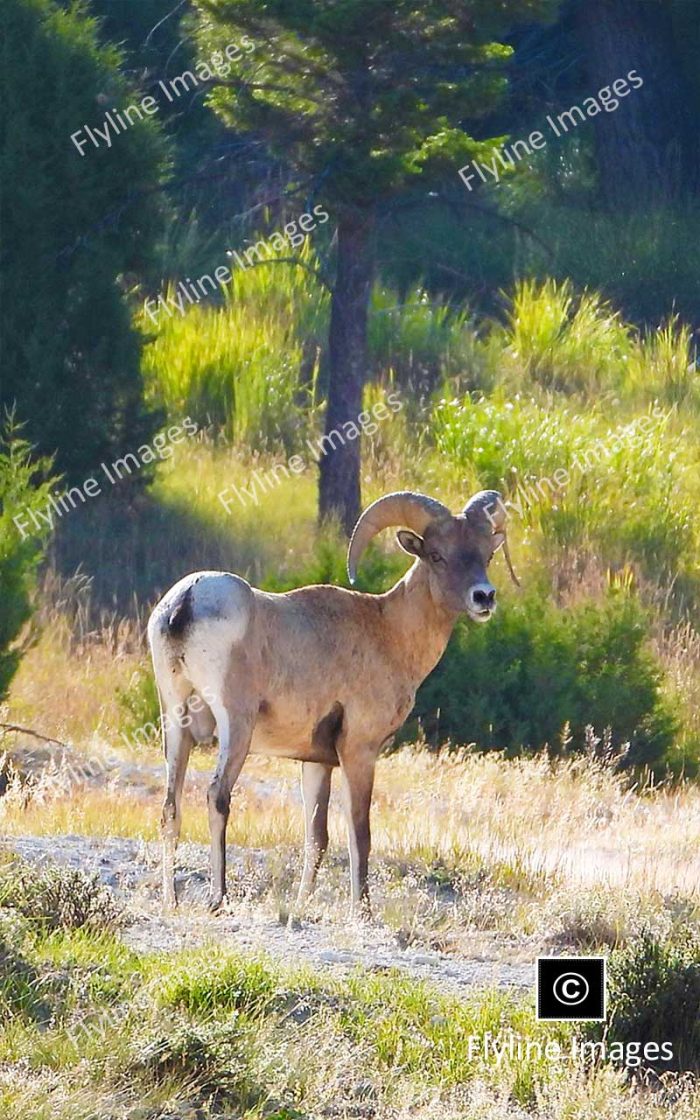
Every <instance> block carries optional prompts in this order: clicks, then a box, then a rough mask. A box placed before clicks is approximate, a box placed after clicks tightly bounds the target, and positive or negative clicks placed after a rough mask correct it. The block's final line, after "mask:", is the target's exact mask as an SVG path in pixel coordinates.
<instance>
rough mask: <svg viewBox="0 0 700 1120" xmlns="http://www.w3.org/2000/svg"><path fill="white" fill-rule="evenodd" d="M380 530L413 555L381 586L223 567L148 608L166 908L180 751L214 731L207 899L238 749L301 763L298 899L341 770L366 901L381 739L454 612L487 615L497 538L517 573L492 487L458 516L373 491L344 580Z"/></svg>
mask: <svg viewBox="0 0 700 1120" xmlns="http://www.w3.org/2000/svg"><path fill="white" fill-rule="evenodd" d="M389 526H405V527H406V528H402V529H401V530H400V531H399V533H398V542H399V544H400V545H401V547H402V548H403V549H404V551H405V552H408V553H409V554H410V555H411V556H413V557H415V562H414V564H413V565H412V567H411V568H410V569H409V571H408V572H407V573H406V575H405V576H403V578H402V579H400V580H399V581H398V582H397V583H396V584H395V585H394V586H393V587H392V588H391V589H390V590H389V591H387V592H385V593H384V594H380V595H371V594H364V593H361V592H357V591H350V590H346V589H345V588H342V587H333V586H329V585H317V586H311V587H301V588H298V589H297V590H295V591H288V592H286V593H284V594H270V593H268V592H265V591H259V590H258V589H256V588H253V587H251V586H250V584H248V583H247V582H246V581H245V580H244V579H242V578H241V577H240V576H236V575H232V574H231V573H229V572H195V573H193V574H192V575H189V576H185V578H184V579H182V580H180V581H179V583H176V584H175V586H174V587H172V588H171V590H170V591H168V592H167V594H166V595H165V596H164V597H163V598H162V599H161V600H160V602H159V603H158V604H157V606H156V607H155V609H154V610H153V613H152V615H151V617H150V620H149V624H148V638H149V643H150V646H151V653H152V657H153V665H154V670H155V677H156V683H157V686H158V694H159V697H160V704H161V715H162V723H163V728H164V735H163V738H164V749H165V761H166V771H167V789H166V796H165V803H164V806H163V816H162V837H163V889H164V897H165V902H166V904H170V905H174V904H175V901H176V899H175V885H174V852H175V847H176V845H177V839H178V835H179V831H180V815H181V799H182V787H183V782H184V778H185V770H186V768H187V761H188V757H189V753H190V748H191V747H192V744H193V743H194V742H198V741H201V740H203V739H208V738H211V736H212V734H213V733H214V732H215V733H216V736H217V738H218V743H219V753H218V760H217V764H216V770H215V772H214V776H213V779H212V781H211V784H210V786H209V790H208V796H207V800H208V807H209V824H210V829H211V883H210V893H209V904H210V908H211V909H212V910H216V909H217V908H218V907H219V906H220V905H221V903H222V901H223V900H224V898H225V894H226V865H225V860H226V848H225V837H226V825H227V821H228V815H229V804H230V799H231V791H232V788H233V786H234V784H235V782H236V779H237V778H238V775H239V773H240V770H241V767H242V766H243V763H244V761H245V758H246V756H247V754H248V752H249V751H252V752H254V753H261V754H269V755H277V756H280V757H284V758H294V759H298V760H299V761H301V762H302V764H303V765H302V779H301V780H302V793H303V800H304V814H305V849H304V869H303V873H302V879H301V886H300V888H299V895H298V900H297V905H298V906H301V904H302V903H303V901H304V900H305V899H306V897H307V896H308V895H309V894H310V892H311V891H312V889H313V886H314V882H315V879H316V874H317V871H318V868H319V865H320V863H321V860H322V858H323V855H324V852H325V850H326V847H327V845H328V828H327V815H328V799H329V795H330V788H331V774H332V771H333V767H336V766H339V767H340V769H341V771H342V773H343V777H344V786H345V802H346V815H347V827H348V847H349V852H350V870H351V884H352V902H353V907H355V908H356V907H358V906H359V907H360V908H367V909H368V893H367V862H368V856H369V850H370V824H369V815H370V801H371V798H372V785H373V781H374V766H375V762H376V760H377V755H378V754H379V750H380V748H381V746H382V744H383V743H385V742H386V741H387V740H388V739H389V738H390V737H391V735H392V734H393V733H394V732H395V731H396V730H397V729H398V728H399V727H400V726H401V724H402V723H403V721H404V720H405V719H406V716H407V715H408V713H409V712H410V710H411V708H412V707H413V702H414V697H415V694H416V689H417V688H418V686H419V685H420V684H421V682H422V681H423V680H424V678H425V677H426V676H427V675H428V673H429V672H430V671H431V669H432V668H433V667H434V666H435V665H436V664H437V662H438V661H439V659H440V657H441V656H442V653H443V651H444V649H445V646H446V645H447V641H448V639H449V637H450V634H451V633H452V629H453V627H454V625H455V622H456V620H457V618H458V616H459V615H460V614H463V613H466V614H467V615H468V616H469V617H470V618H472V619H474V620H475V621H477V622H485V621H486V620H487V619H489V618H490V617H491V615H492V614H493V611H494V610H495V598H496V591H495V588H494V587H493V586H492V585H491V583H490V582H489V581H488V579H487V576H486V569H487V566H488V564H489V561H490V560H491V557H492V556H493V554H494V553H495V552H496V550H497V549H498V548H500V547H501V546H503V549H504V555H505V557H506V560H507V563H508V567H509V570H510V573H511V576H512V578H513V580H515V582H516V583H517V579H516V576H515V573H514V572H513V568H512V565H511V562H510V556H509V554H508V546H507V542H506V535H505V506H504V505H503V503H502V501H501V499H500V496H499V494H498V493H497V492H496V491H494V490H485V491H481V492H480V493H478V494H476V495H475V496H474V497H473V498H472V499H471V500H470V501H469V502H468V503H467V505H466V506H465V508H464V511H463V513H461V514H459V515H457V516H455V515H453V514H452V513H451V512H450V510H449V509H447V507H446V506H444V505H443V504H442V503H441V502H439V501H436V500H435V499H433V498H428V497H426V496H425V495H423V494H415V493H412V492H410V491H402V492H399V493H395V494H389V495H387V496H386V497H383V498H379V499H378V500H377V501H376V502H374V503H373V504H372V505H370V506H369V507H368V508H367V509H366V510H365V512H364V513H363V514H362V516H361V517H360V519H359V521H358V522H357V525H356V526H355V530H354V533H353V536H352V540H351V541H350V546H349V550H348V574H349V577H350V582H351V583H354V580H355V573H356V569H357V564H358V561H359V559H360V557H361V555H362V553H363V552H364V551H365V549H366V547H367V545H368V544H369V542H370V540H371V539H372V538H373V537H374V536H375V534H377V533H379V532H380V531H381V530H382V529H386V528H388V527H389ZM202 697H205V698H206V701H207V702H206V703H204V701H203V700H202ZM195 700H196V703H195ZM195 708H196V709H197V710H196V712H194V709H195ZM183 711H188V712H189V711H192V713H193V714H192V718H191V720H190V719H187V720H183V719H182V718H178V715H177V714H178V712H179V713H182V712H183ZM173 717H175V718H173ZM185 723H188V724H189V726H184V724H185Z"/></svg>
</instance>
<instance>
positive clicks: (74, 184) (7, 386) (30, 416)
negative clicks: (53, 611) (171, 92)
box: [0, 0, 166, 483]
mask: <svg viewBox="0 0 700 1120" xmlns="http://www.w3.org/2000/svg"><path fill="white" fill-rule="evenodd" d="M0 42H2V44H3V45H2V48H1V51H2V65H1V67H0V69H1V71H2V79H1V80H2V86H3V88H2V94H1V96H0V117H1V121H0V124H1V128H0V178H1V179H2V183H3V196H2V252H1V256H0V265H1V267H0V285H1V287H0V332H1V337H2V348H3V368H2V380H1V383H0V408H2V406H5V407H8V408H14V409H15V415H16V419H17V421H18V422H19V423H21V424H22V425H23V428H22V430H23V433H24V435H25V436H26V438H27V439H28V440H29V441H30V442H31V443H32V444H33V445H35V446H36V447H37V449H38V451H39V452H41V453H48V454H53V453H54V452H55V453H56V459H55V465H56V468H57V470H58V471H60V472H65V474H66V477H67V479H68V480H69V481H75V482H78V483H80V482H81V481H82V480H83V479H84V478H85V477H86V475H90V474H92V473H94V471H95V470H96V469H97V468H98V467H99V464H100V462H101V461H102V460H103V459H106V458H108V457H110V456H111V457H112V458H114V457H115V456H116V455H123V454H124V452H125V451H128V450H130V449H132V448H133V447H137V446H138V445H139V444H141V443H143V442H144V440H145V439H146V438H147V437H148V436H149V435H150V434H151V432H152V430H153V422H154V418H153V416H152V415H151V414H149V412H148V411H147V410H146V409H145V408H144V406H143V402H142V383H141V375H140V370H139V360H140V347H141V342H140V338H139V336H138V334H137V333H136V332H135V331H134V329H133V327H132V323H131V316H130V313H129V309H128V307H127V304H126V298H125V294H124V288H125V287H126V286H127V285H128V284H129V283H130V282H133V276H134V275H137V274H138V273H139V272H141V271H142V270H143V269H144V268H145V267H146V266H147V264H148V261H149V254H150V253H151V251H152V249H153V247H154V243H155V239H156V237H157V235H158V233H159V231H160V229H161V224H162V223H161V214H160V210H161V203H160V194H159V190H158V187H159V184H160V182H161V179H162V177H163V175H164V173H165V168H166V153H165V145H164V142H163V138H162V135H161V130H160V126H159V125H158V123H157V118H156V117H146V118H145V119H144V120H143V122H140V121H137V120H136V119H135V116H134V117H132V119H133V120H134V123H133V124H132V125H131V127H129V128H128V129H127V130H125V131H123V132H121V133H120V134H119V135H113V136H112V137H111V140H112V143H111V147H107V146H106V143H105V144H102V145H101V146H100V147H98V148H96V147H94V146H93V145H92V144H91V143H88V146H87V147H86V149H84V154H83V155H81V154H80V152H79V151H78V149H77V148H76V146H75V144H74V143H72V142H71V135H72V134H73V133H75V132H76V131H77V130H79V129H81V128H83V127H84V126H85V125H86V124H87V125H89V126H92V125H95V124H97V125H98V126H99V127H104V119H105V113H106V112H107V111H109V110H111V109H112V108H113V107H116V108H117V109H118V110H119V109H122V108H124V107H125V105H129V104H131V103H132V102H133V101H137V100H138V94H137V93H136V92H135V91H132V90H130V89H128V88H127V86H126V85H125V83H124V81H123V79H122V77H121V75H120V73H119V64H120V54H119V52H118V51H117V50H116V49H115V48H113V47H109V46H100V45H99V43H98V36H97V25H96V22H95V20H94V19H92V18H90V17H89V16H88V14H87V10H86V9H85V7H84V6H83V5H81V4H77V5H72V6H71V7H70V8H69V9H68V10H63V9H62V8H60V7H59V6H58V5H57V4H55V3H53V2H52V0H3V4H2V7H1V9H0ZM130 274H131V276H130Z"/></svg>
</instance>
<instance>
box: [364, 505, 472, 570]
mask: <svg viewBox="0 0 700 1120" xmlns="http://www.w3.org/2000/svg"><path fill="white" fill-rule="evenodd" d="M452 516H453V515H452V513H451V512H450V510H449V509H448V508H447V506H444V505H443V504H442V502H438V501H437V499H436V498H428V497H427V496H426V495H425V494H416V493H414V492H413V491H412V490H398V491H397V492H396V493H394V494H386V495H385V496H384V497H383V498H377V500H376V502H372V505H371V506H368V507H367V509H366V510H365V511H364V513H363V514H362V516H361V517H360V519H359V521H358V522H357V525H356V526H355V528H354V530H353V534H352V539H351V540H350V546H349V548H348V576H349V577H350V583H354V582H355V576H356V575H357V565H358V563H359V560H360V557H361V556H362V553H363V552H364V551H365V549H366V548H367V545H368V544H369V542H370V541H371V540H372V537H374V536H376V534H377V533H381V531H382V529H387V528H388V527H389V526H390V525H402V526H405V527H406V528H407V529H412V530H413V532H414V533H421V534H422V533H424V532H425V530H426V527H427V526H428V525H429V524H430V522H431V521H435V520H437V519H439V518H443V517H452Z"/></svg>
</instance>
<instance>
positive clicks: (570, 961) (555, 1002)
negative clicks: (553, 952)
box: [537, 957, 605, 1022]
mask: <svg viewBox="0 0 700 1120" xmlns="http://www.w3.org/2000/svg"><path fill="white" fill-rule="evenodd" d="M537 1018H538V1019H554V1020H557V1021H560V1020H569V1021H570V1020H572V1019H573V1020H582V1019H590V1020H595V1021H597V1022H600V1021H601V1020H603V1019H604V1018H605V957H538V959H537Z"/></svg>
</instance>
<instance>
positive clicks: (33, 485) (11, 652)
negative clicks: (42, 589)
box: [0, 423, 55, 700]
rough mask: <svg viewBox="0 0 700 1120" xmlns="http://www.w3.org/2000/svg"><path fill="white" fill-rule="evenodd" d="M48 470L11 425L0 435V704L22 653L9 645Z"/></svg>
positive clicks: (26, 586)
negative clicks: (42, 477)
mask: <svg viewBox="0 0 700 1120" xmlns="http://www.w3.org/2000/svg"><path fill="white" fill-rule="evenodd" d="M50 466H51V464H50V463H49V461H48V460H42V461H41V462H40V463H37V464H33V463H32V462H31V449H30V447H29V444H28V443H26V442H25V441H24V440H22V439H20V438H18V436H17V432H16V429H15V428H14V427H13V426H12V424H11V423H8V424H7V425H6V427H5V430H4V432H3V431H0V597H1V599H2V610H0V700H2V699H3V697H4V696H5V695H6V693H7V690H8V687H9V684H10V681H11V680H12V677H13V676H14V674H15V672H16V670H17V666H18V665H19V661H20V658H21V653H22V651H21V648H20V647H19V646H17V645H16V644H15V643H16V639H17V638H18V637H19V635H20V633H21V630H22V627H23V626H24V624H25V623H26V622H27V621H28V619H29V618H30V616H31V609H32V593H33V591H34V587H35V583H36V572H37V568H38V565H39V563H40V561H41V559H42V557H43V555H44V550H45V547H46V541H47V537H48V526H46V525H44V527H43V528H39V529H38V530H37V529H36V528H35V527H34V523H33V522H32V520H31V513H32V512H34V513H35V514H37V513H38V511H40V510H41V511H43V510H44V509H45V508H46V505H47V503H48V500H49V498H50V495H51V486H52V484H53V482H55V480H49V481H42V480H41V479H40V478H38V477H37V476H38V475H41V474H42V473H43V475H44V476H47V475H48V471H49V470H50ZM15 517H16V518H18V521H19V525H16V524H15V522H14V520H13V518H15ZM39 524H40V525H41V524H42V522H39ZM22 530H23V531H22ZM23 536H24V539H23Z"/></svg>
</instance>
